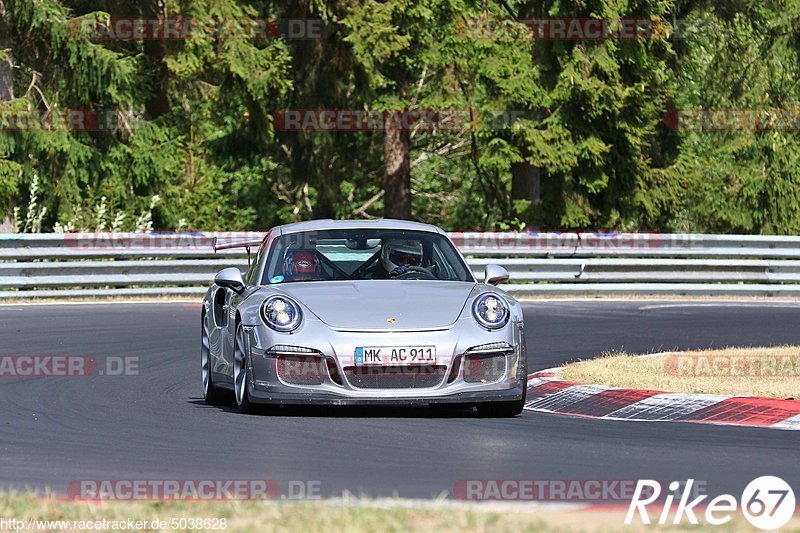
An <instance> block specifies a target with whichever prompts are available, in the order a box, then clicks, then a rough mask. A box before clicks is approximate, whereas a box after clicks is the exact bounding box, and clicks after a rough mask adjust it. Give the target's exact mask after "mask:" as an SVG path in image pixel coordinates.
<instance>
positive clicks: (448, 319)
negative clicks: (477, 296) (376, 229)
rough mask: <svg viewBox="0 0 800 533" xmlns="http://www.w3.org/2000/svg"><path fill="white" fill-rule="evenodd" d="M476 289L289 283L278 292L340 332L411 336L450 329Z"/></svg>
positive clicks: (454, 284) (432, 284)
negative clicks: (390, 332)
mask: <svg viewBox="0 0 800 533" xmlns="http://www.w3.org/2000/svg"><path fill="white" fill-rule="evenodd" d="M473 287H475V283H471V282H458V281H428V280H365V281H327V282H326V281H319V282H307V283H286V284H282V285H281V286H280V290H281V291H282V292H284V293H286V294H287V295H289V296H291V297H293V298H294V299H296V300H297V301H298V302H299V303H300V304H301V305H302V306H304V307H305V308H306V309H307V310H308V311H310V312H312V313H314V315H316V316H317V317H318V318H319V319H320V320H322V321H323V322H325V323H326V324H328V325H329V326H331V327H333V328H336V329H349V330H409V329H432V328H441V327H447V326H450V325H452V324H453V323H454V322H455V321H456V320H458V317H459V315H460V314H461V310H462V309H463V308H464V304H465V302H466V301H467V298H468V297H469V294H470V292H471V291H472V289H473ZM390 319H395V321H394V322H391V321H390Z"/></svg>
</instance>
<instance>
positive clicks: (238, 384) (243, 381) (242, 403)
mask: <svg viewBox="0 0 800 533" xmlns="http://www.w3.org/2000/svg"><path fill="white" fill-rule="evenodd" d="M248 352H249V349H248V348H247V339H246V338H245V334H244V328H243V327H242V325H241V324H237V325H236V337H235V339H234V341H233V390H234V393H233V395H234V397H235V398H236V407H238V408H239V411H240V412H242V413H244V414H253V413H254V412H255V406H254V405H253V404H252V402H250V392H249V389H250V379H249V375H248V374H249V373H248V368H249V367H250V355H249V353H248Z"/></svg>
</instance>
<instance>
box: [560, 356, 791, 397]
mask: <svg viewBox="0 0 800 533" xmlns="http://www.w3.org/2000/svg"><path fill="white" fill-rule="evenodd" d="M559 378H560V379H564V380H567V381H576V382H580V383H594V384H602V385H609V386H612V387H626V388H632V389H648V390H658V391H666V392H687V393H708V394H731V395H734V396H762V397H767V398H793V399H798V398H800V347H798V346H779V347H770V348H724V349H720V350H693V351H688V352H680V353H676V354H674V355H667V356H659V357H634V356H631V355H629V354H625V353H622V354H610V355H606V356H603V357H600V358H597V359H591V360H589V361H586V362H582V363H581V364H577V365H570V366H567V367H566V368H565V369H564V370H562V371H561V373H560V374H559Z"/></svg>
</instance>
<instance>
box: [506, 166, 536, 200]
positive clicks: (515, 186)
mask: <svg viewBox="0 0 800 533" xmlns="http://www.w3.org/2000/svg"><path fill="white" fill-rule="evenodd" d="M540 176H541V174H540V171H539V168H538V167H535V166H533V165H531V164H530V163H525V162H523V163H511V200H512V202H513V201H514V200H528V201H529V202H531V203H535V202H538V201H539V199H540V198H541V177H540ZM512 207H513V206H512Z"/></svg>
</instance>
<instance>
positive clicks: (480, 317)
mask: <svg viewBox="0 0 800 533" xmlns="http://www.w3.org/2000/svg"><path fill="white" fill-rule="evenodd" d="M508 314H509V313H508V304H506V302H505V300H503V299H502V298H501V297H500V296H498V295H496V294H492V293H485V294H481V295H480V296H478V297H477V298H475V303H473V304H472V315H473V316H474V317H475V320H477V321H478V324H480V325H481V326H483V327H485V328H487V329H498V328H502V327H503V326H505V325H506V323H507V322H508Z"/></svg>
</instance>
